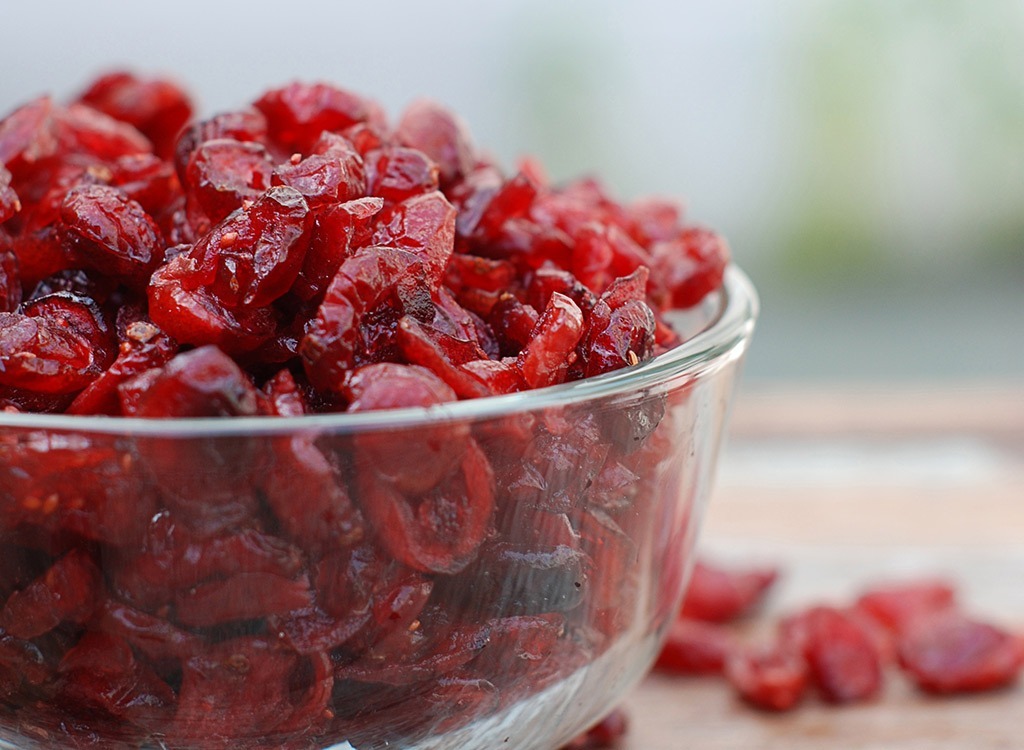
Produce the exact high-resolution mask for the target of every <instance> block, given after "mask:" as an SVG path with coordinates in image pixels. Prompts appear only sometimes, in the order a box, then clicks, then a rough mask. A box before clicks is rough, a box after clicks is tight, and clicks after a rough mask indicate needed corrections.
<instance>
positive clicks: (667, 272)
mask: <svg viewBox="0 0 1024 750" xmlns="http://www.w3.org/2000/svg"><path fill="white" fill-rule="evenodd" d="M651 256H652V259H653V263H654V267H653V268H652V269H651V270H652V271H654V273H655V274H656V275H657V276H658V277H659V278H661V279H662V281H663V283H664V286H665V287H666V288H667V289H668V290H669V292H670V294H671V298H672V304H673V306H675V307H692V306H693V305H696V304H697V303H698V302H700V301H701V300H702V299H704V297H705V296H707V295H708V294H709V293H710V292H711V291H713V290H714V289H717V288H718V287H719V286H721V284H722V276H723V274H724V273H725V266H726V264H728V262H729V248H728V246H727V245H726V244H725V240H723V239H722V238H721V237H720V236H719V235H717V234H715V233H714V232H712V231H710V230H707V229H703V228H700V227H689V228H687V229H684V230H683V231H682V232H681V233H680V234H679V236H678V237H677V238H675V239H672V240H667V241H664V242H658V243H655V244H654V246H653V247H652V248H651Z"/></svg>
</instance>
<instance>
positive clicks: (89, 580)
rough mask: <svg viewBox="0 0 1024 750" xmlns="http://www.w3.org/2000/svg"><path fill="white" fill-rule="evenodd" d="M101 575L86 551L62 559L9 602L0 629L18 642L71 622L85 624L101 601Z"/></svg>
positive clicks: (68, 554)
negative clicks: (62, 623) (17, 639)
mask: <svg viewBox="0 0 1024 750" xmlns="http://www.w3.org/2000/svg"><path fill="white" fill-rule="evenodd" d="M100 582H101V575H100V570H99V568H97V567H96V563H95V562H93V560H92V558H91V557H90V556H89V554H88V553H87V552H86V551H85V550H82V549H76V550H72V551H71V552H68V553H67V554H66V555H64V556H63V557H61V558H60V559H59V560H57V562H55V563H54V564H53V566H52V567H51V568H50V569H49V570H47V571H46V573H44V574H43V575H42V576H41V577H40V578H37V579H36V580H34V581H33V582H32V583H30V584H29V585H28V586H26V587H25V588H24V589H22V590H21V591H16V592H14V593H13V594H11V595H10V597H8V599H7V603H6V604H5V605H4V608H3V610H2V611H0V628H2V629H3V630H6V631H7V632H8V633H10V634H11V635H13V636H14V637H15V638H26V639H27V638H35V637H36V636H39V635H42V634H43V633H46V632H47V631H49V630H52V629H53V628H55V627H57V626H58V625H60V623H61V622H63V621H65V620H67V621H70V622H75V623H82V622H84V621H85V620H86V619H87V618H88V617H89V616H90V615H91V614H92V612H93V610H94V609H95V608H96V605H97V603H98V601H99V593H100V585H101V583H100Z"/></svg>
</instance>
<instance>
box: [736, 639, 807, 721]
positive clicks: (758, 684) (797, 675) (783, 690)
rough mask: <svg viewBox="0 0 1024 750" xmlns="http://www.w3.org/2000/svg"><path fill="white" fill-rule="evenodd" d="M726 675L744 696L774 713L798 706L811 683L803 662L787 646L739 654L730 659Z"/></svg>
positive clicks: (738, 652)
mask: <svg viewBox="0 0 1024 750" xmlns="http://www.w3.org/2000/svg"><path fill="white" fill-rule="evenodd" d="M725 673H726V676H727V677H728V678H729V682H730V683H732V685H733V687H734V688H736V691H737V692H738V693H739V695H740V697H742V698H743V699H744V700H745V701H747V702H748V703H750V704H751V705H753V706H756V707H757V708H763V709H767V710H770V711H788V710H790V709H791V708H793V707H795V706H796V705H797V703H799V702H800V699H801V698H802V697H803V695H804V692H805V689H806V687H807V684H808V673H807V667H806V665H805V664H804V661H803V659H802V658H801V656H800V654H799V653H797V652H794V651H792V650H790V649H788V648H787V647H786V646H785V645H781V646H780V645H775V646H774V647H769V648H766V649H763V650H751V651H737V652H735V653H734V654H733V655H732V656H731V657H730V658H729V659H728V661H727V663H726V669H725Z"/></svg>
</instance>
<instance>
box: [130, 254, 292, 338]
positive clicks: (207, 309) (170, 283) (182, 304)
mask: <svg viewBox="0 0 1024 750" xmlns="http://www.w3.org/2000/svg"><path fill="white" fill-rule="evenodd" d="M198 277H199V270H198V266H197V263H196V261H195V260H193V259H192V258H190V257H189V256H188V255H179V256H177V257H176V258H174V259H172V260H171V261H170V262H168V263H167V264H165V265H164V266H161V267H160V268H159V269H157V271H156V272H155V273H154V274H153V276H152V277H151V278H150V281H149V289H148V296H149V314H150V315H151V316H152V318H153V322H154V323H156V324H157V325H158V326H160V328H162V329H163V330H164V331H166V332H167V333H168V334H170V335H171V336H172V337H173V338H174V339H175V340H177V341H179V342H181V343H183V344H194V345H196V346H203V345H206V344H215V345H217V346H218V347H220V348H221V349H223V350H224V351H226V352H229V353H232V354H238V353H243V352H250V351H253V350H254V349H258V348H259V347H260V346H261V345H263V344H265V343H266V342H267V341H269V340H270V339H271V338H272V337H273V335H274V333H275V330H276V324H277V318H276V315H275V313H274V311H273V310H271V309H269V308H265V307H263V308H241V309H238V310H231V309H229V308H228V307H227V306H226V305H224V303H223V302H221V301H220V300H219V299H217V298H216V297H214V296H213V295H212V294H211V292H210V290H208V289H206V288H204V287H201V286H198V282H197V279H198Z"/></svg>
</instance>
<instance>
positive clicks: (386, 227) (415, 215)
mask: <svg viewBox="0 0 1024 750" xmlns="http://www.w3.org/2000/svg"><path fill="white" fill-rule="evenodd" d="M370 241H371V243H372V244H374V245H387V246H389V247H400V248H402V249H403V250H408V251H410V252H412V253H414V254H416V255H418V256H420V257H422V258H423V262H424V266H425V268H426V270H427V274H428V279H429V280H430V283H431V286H432V287H433V288H435V289H436V288H437V287H439V286H440V285H441V280H442V279H443V278H444V274H445V268H446V266H447V265H448V261H449V259H450V258H451V256H452V247H453V243H454V241H455V209H454V208H453V207H452V205H451V204H450V203H449V202H448V199H447V198H445V197H444V195H443V194H442V193H440V192H431V193H426V194H424V195H417V196H414V197H411V198H409V199H408V200H405V201H403V202H401V203H397V204H394V205H391V206H388V207H387V208H385V209H384V211H383V212H382V213H381V214H380V215H379V216H378V217H377V219H376V228H375V231H374V233H373V236H372V237H371V240H370Z"/></svg>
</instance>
